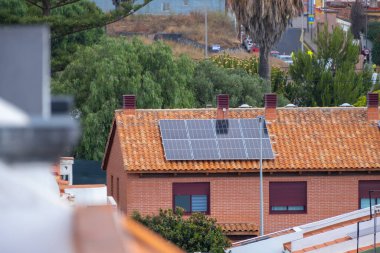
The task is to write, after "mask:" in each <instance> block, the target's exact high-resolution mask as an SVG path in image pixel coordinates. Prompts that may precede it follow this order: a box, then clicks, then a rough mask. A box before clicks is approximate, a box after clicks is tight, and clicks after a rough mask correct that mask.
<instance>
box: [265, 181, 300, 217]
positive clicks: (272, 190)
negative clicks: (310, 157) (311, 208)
mask: <svg viewBox="0 0 380 253" xmlns="http://www.w3.org/2000/svg"><path fill="white" fill-rule="evenodd" d="M279 188H282V190H280V189H279ZM297 188H298V189H297ZM296 190H297V191H299V190H302V192H298V193H297V195H298V196H295V197H294V196H292V197H287V198H285V200H284V199H283V198H282V197H279V195H275V194H278V193H276V191H279V192H281V193H280V194H286V193H287V192H288V193H289V192H291V191H293V192H294V191H296ZM273 195H275V196H273ZM280 198H282V199H281V200H279V199H280ZM291 198H292V199H291ZM276 202H277V203H278V202H281V203H280V204H276ZM286 202H289V203H288V204H287V203H286ZM292 202H293V203H294V202H296V203H297V204H293V203H292ZM299 203H301V204H299ZM297 206H298V207H299V206H303V207H304V209H303V210H289V208H291V207H297ZM272 207H286V210H278V211H276V210H272ZM269 214H307V181H274V182H269Z"/></svg>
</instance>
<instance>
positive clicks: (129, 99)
mask: <svg viewBox="0 0 380 253" xmlns="http://www.w3.org/2000/svg"><path fill="white" fill-rule="evenodd" d="M123 109H124V110H125V112H126V113H127V114H128V115H134V114H135V112H136V96H135V95H123Z"/></svg>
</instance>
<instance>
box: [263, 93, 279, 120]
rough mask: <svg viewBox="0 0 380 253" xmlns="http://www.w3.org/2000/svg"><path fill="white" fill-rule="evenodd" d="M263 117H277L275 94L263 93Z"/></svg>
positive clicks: (273, 118) (269, 118)
mask: <svg viewBox="0 0 380 253" xmlns="http://www.w3.org/2000/svg"><path fill="white" fill-rule="evenodd" d="M264 104H265V119H267V120H275V119H276V118H277V109H276V107H277V94H276V93H267V94H265V95H264Z"/></svg>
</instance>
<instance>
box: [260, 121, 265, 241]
mask: <svg viewBox="0 0 380 253" xmlns="http://www.w3.org/2000/svg"><path fill="white" fill-rule="evenodd" d="M263 123H264V117H259V132H260V134H259V136H260V137H259V138H260V235H261V236H263V235H264V194H263V138H262V131H263V127H262V125H263Z"/></svg>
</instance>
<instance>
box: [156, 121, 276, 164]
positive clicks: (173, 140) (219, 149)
mask: <svg viewBox="0 0 380 253" xmlns="http://www.w3.org/2000/svg"><path fill="white" fill-rule="evenodd" d="M159 126H160V131H161V137H162V142H163V146H164V151H165V157H166V159H167V160H254V159H259V158H260V151H261V152H262V153H261V154H262V158H263V159H273V158H274V155H273V150H272V146H271V143H270V139H269V134H268V130H267V128H266V124H265V121H264V124H263V130H262V133H261V138H262V141H261V145H262V146H261V148H260V132H259V119H257V118H255V119H223V120H215V119H199V120H194V119H186V120H160V121H159Z"/></svg>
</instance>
